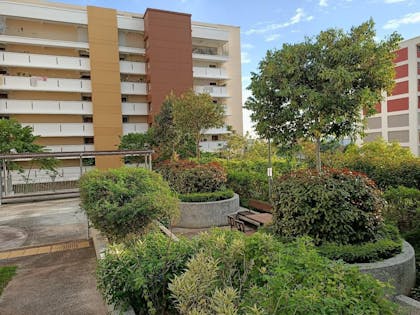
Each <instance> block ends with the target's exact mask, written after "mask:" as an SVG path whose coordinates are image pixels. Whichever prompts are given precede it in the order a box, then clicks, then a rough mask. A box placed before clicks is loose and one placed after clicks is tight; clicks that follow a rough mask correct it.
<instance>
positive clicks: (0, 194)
mask: <svg viewBox="0 0 420 315" xmlns="http://www.w3.org/2000/svg"><path fill="white" fill-rule="evenodd" d="M1 173H2V170H0V206H1V198H2V197H3V176H1Z"/></svg>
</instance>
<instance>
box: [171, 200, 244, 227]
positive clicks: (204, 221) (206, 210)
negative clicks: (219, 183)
mask: <svg viewBox="0 0 420 315" xmlns="http://www.w3.org/2000/svg"><path fill="white" fill-rule="evenodd" d="M238 210H239V196H238V195H237V194H235V195H234V196H233V198H229V199H226V200H219V201H211V202H180V212H181V214H180V218H179V220H178V222H177V223H176V224H175V225H174V226H176V227H183V228H194V229H196V228H207V227H212V226H223V225H227V215H228V214H230V213H232V212H236V211H238Z"/></svg>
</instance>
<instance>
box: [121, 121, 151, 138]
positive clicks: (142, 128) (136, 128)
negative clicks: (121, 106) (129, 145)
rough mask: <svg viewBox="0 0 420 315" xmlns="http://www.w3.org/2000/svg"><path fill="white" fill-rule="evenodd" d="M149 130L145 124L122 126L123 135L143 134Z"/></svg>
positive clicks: (126, 124)
mask: <svg viewBox="0 0 420 315" xmlns="http://www.w3.org/2000/svg"><path fill="white" fill-rule="evenodd" d="M147 129H149V126H148V124H147V123H134V124H133V123H125V124H123V134H124V135H126V134H129V133H145V132H146V131H147Z"/></svg>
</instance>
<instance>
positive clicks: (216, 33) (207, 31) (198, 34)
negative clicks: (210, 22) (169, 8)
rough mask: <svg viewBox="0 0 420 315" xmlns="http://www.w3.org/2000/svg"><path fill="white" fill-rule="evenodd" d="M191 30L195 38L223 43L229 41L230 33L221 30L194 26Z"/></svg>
mask: <svg viewBox="0 0 420 315" xmlns="http://www.w3.org/2000/svg"><path fill="white" fill-rule="evenodd" d="M191 29H192V37H193V38H202V39H211V40H215V41H222V42H227V41H229V32H228V31H226V30H222V29H220V28H215V27H209V26H202V25H192V26H191Z"/></svg>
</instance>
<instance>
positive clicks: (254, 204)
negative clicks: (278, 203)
mask: <svg viewBox="0 0 420 315" xmlns="http://www.w3.org/2000/svg"><path fill="white" fill-rule="evenodd" d="M248 207H249V208H251V209H254V210H257V211H260V212H268V213H273V206H272V205H271V204H270V203H268V202H265V201H261V200H256V199H249V202H248Z"/></svg>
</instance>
